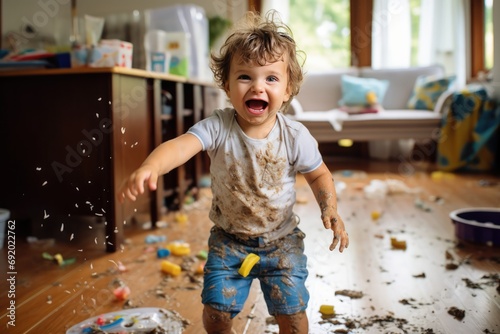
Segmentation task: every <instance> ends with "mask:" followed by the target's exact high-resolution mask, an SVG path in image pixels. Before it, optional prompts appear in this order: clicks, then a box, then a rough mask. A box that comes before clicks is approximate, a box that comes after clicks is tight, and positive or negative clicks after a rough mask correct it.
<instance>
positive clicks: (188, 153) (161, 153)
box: [118, 134, 202, 202]
mask: <svg viewBox="0 0 500 334" xmlns="http://www.w3.org/2000/svg"><path fill="white" fill-rule="evenodd" d="M201 150H202V146H201V142H200V141H199V139H198V138H196V137H195V136H193V135H192V134H183V135H181V136H179V137H176V138H174V139H171V140H169V141H166V142H164V143H162V144H161V145H159V146H158V147H157V148H155V149H154V150H153V152H151V154H150V155H149V156H148V157H147V158H146V160H144V162H143V163H142V165H141V166H140V167H139V168H138V169H137V170H136V171H134V172H133V173H132V174H131V175H130V176H129V178H128V179H127V180H126V181H125V183H124V184H123V185H122V187H121V189H120V191H119V192H118V198H119V200H120V201H121V202H123V200H124V199H125V198H128V199H130V200H132V201H135V200H136V199H137V196H138V195H140V194H143V193H144V184H145V183H146V182H147V184H148V187H149V189H150V190H156V186H157V182H158V177H159V176H160V175H163V174H166V173H168V172H170V171H171V170H172V169H174V168H176V167H179V166H180V165H182V164H184V163H185V162H187V161H188V160H189V159H191V158H192V157H193V156H194V155H195V154H196V153H198V152H200V151H201Z"/></svg>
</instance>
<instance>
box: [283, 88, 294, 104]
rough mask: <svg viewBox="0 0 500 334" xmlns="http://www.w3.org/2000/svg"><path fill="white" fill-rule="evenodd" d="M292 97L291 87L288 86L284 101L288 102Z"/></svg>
mask: <svg viewBox="0 0 500 334" xmlns="http://www.w3.org/2000/svg"><path fill="white" fill-rule="evenodd" d="M291 97H292V94H290V87H288V88H287V89H286V91H285V95H283V102H288V101H289V100H290V98H291Z"/></svg>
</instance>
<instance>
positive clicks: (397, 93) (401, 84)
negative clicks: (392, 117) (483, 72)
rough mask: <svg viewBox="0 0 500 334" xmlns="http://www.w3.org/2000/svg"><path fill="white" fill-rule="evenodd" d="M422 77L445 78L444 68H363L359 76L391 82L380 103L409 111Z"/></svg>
mask: <svg viewBox="0 0 500 334" xmlns="http://www.w3.org/2000/svg"><path fill="white" fill-rule="evenodd" d="M421 75H435V76H444V68H443V67H442V66H441V65H430V66H421V67H407V68H383V69H373V68H370V67H361V68H360V71H359V76H360V77H363V78H375V79H381V80H389V88H388V89H387V94H385V98H384V100H383V101H380V103H381V104H382V106H383V107H384V108H385V109H386V110H391V109H407V108H408V107H407V105H408V100H409V98H410V96H411V93H412V91H413V87H414V86H415V82H416V80H417V78H418V77H419V76H421ZM304 110H307V109H306V108H305V109H304Z"/></svg>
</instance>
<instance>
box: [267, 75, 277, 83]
mask: <svg viewBox="0 0 500 334" xmlns="http://www.w3.org/2000/svg"><path fill="white" fill-rule="evenodd" d="M267 80H268V81H271V82H275V81H279V80H278V78H277V77H275V76H270V77H268V78H267Z"/></svg>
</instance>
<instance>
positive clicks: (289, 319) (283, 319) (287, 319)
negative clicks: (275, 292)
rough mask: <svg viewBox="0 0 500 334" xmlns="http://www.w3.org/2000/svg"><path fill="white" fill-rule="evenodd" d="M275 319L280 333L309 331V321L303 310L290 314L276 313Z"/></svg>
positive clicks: (304, 333)
mask: <svg viewBox="0 0 500 334" xmlns="http://www.w3.org/2000/svg"><path fill="white" fill-rule="evenodd" d="M276 321H277V322H278V326H279V328H280V334H307V333H308V331H309V322H308V320H307V315H306V312H304V311H301V312H299V313H295V314H290V315H288V314H280V315H277V316H276Z"/></svg>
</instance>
